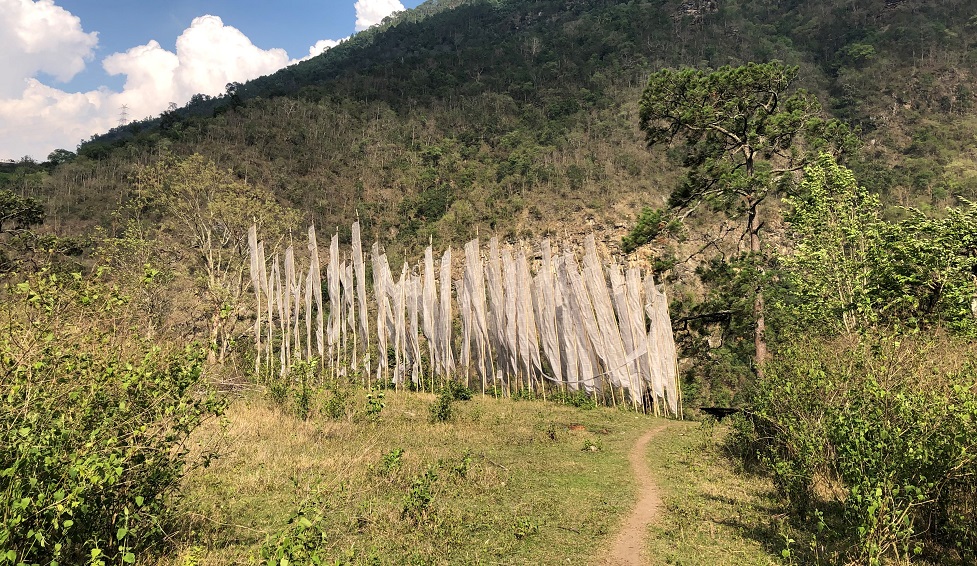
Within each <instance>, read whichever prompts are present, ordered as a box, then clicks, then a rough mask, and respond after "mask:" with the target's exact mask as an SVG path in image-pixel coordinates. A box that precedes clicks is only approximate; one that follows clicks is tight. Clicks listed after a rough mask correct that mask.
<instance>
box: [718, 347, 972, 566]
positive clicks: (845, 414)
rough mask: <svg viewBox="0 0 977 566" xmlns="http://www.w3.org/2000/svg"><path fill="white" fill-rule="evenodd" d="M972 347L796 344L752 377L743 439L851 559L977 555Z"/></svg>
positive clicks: (745, 450)
mask: <svg viewBox="0 0 977 566" xmlns="http://www.w3.org/2000/svg"><path fill="white" fill-rule="evenodd" d="M975 361H977V359H975V356H974V354H973V353H972V352H970V351H969V349H968V348H967V345H966V344H963V345H962V346H960V345H958V344H957V343H956V342H954V341H952V340H951V339H949V338H941V337H940V338H929V339H926V338H921V337H911V338H910V337H902V338H899V339H895V338H891V337H888V336H885V335H871V336H867V337H860V338H857V339H855V340H852V341H849V342H836V343H815V342H810V341H809V342H807V343H805V344H801V345H795V346H793V347H791V348H790V349H789V351H787V352H784V353H783V354H782V355H781V356H779V361H778V362H776V363H773V364H771V365H770V366H768V368H767V369H768V371H767V372H766V374H765V375H764V377H763V378H761V379H760V380H758V382H757V384H756V391H755V396H754V408H753V411H752V415H751V420H742V421H740V423H739V434H738V435H737V439H738V442H739V444H738V448H739V451H740V453H741V454H742V455H744V456H746V457H747V458H748V459H754V458H756V460H754V461H756V462H758V463H759V464H761V466H762V467H763V468H764V469H766V470H767V471H768V472H769V473H771V474H772V476H773V477H774V480H775V483H776V485H777V487H778V488H779V490H780V491H781V493H782V494H783V495H784V496H785V497H786V498H787V500H788V501H789V502H790V503H791V508H792V510H793V512H794V513H795V514H796V516H797V517H799V518H801V519H804V520H809V519H811V518H816V519H817V520H818V522H819V523H820V524H821V526H822V527H826V529H824V532H825V533H832V532H833V533H838V538H837V540H834V541H830V540H828V541H826V542H829V543H832V544H833V545H834V546H835V547H836V548H837V550H836V552H838V553H839V554H847V555H848V558H849V559H852V560H855V561H857V562H858V563H868V564H879V563H881V562H882V561H883V560H886V559H888V558H895V559H899V560H903V561H908V560H911V559H912V557H913V556H916V555H917V554H920V553H925V552H926V551H932V552H937V551H938V552H940V553H941V554H943V555H945V554H946V553H948V552H953V553H956V555H957V558H958V559H960V560H963V561H972V560H974V559H975V558H977V528H975V527H974V525H973V522H972V517H973V516H974V514H975V513H977V454H975V453H974V450H973V439H974V438H977V389H975V374H977V365H975Z"/></svg>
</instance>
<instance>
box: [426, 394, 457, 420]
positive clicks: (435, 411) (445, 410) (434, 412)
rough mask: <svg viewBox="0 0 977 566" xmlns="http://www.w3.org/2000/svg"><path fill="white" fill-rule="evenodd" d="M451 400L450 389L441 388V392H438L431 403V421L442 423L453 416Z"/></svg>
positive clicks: (452, 399)
mask: <svg viewBox="0 0 977 566" xmlns="http://www.w3.org/2000/svg"><path fill="white" fill-rule="evenodd" d="M453 401H454V397H453V396H452V394H451V389H450V388H445V389H442V390H441V393H438V398H437V399H435V401H434V403H433V404H432V405H431V422H432V423H444V422H448V421H450V420H451V419H452V418H453V417H454V407H452V402H453Z"/></svg>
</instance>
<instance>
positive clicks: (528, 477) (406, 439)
mask: <svg viewBox="0 0 977 566" xmlns="http://www.w3.org/2000/svg"><path fill="white" fill-rule="evenodd" d="M435 399H436V398H435V396H434V395H432V394H425V393H401V392H391V391H387V392H385V397H384V402H385V407H384V409H383V410H382V412H381V414H380V418H379V421H378V422H371V421H370V420H369V419H368V418H367V417H366V414H365V411H366V392H365V391H363V390H353V392H352V393H351V395H350V397H349V398H348V399H347V400H346V401H345V403H346V405H347V406H346V408H347V411H346V416H345V417H343V418H341V419H339V420H330V419H328V418H327V417H325V416H323V415H322V414H321V413H320V411H321V410H322V407H323V402H324V398H323V396H317V397H316V398H315V399H314V400H313V403H312V409H311V417H310V418H309V419H308V420H306V421H303V420H300V419H298V418H295V417H292V416H289V415H288V414H287V413H288V411H283V410H282V408H281V406H279V405H276V404H275V403H273V402H271V401H269V400H267V398H265V397H262V396H258V395H251V396H248V397H244V398H240V399H238V400H236V401H235V402H234V403H233V404H232V405H231V407H230V410H229V411H228V419H227V423H226V425H225V427H223V428H220V427H217V426H213V427H211V428H210V429H209V430H207V431H206V432H205V433H204V434H203V435H201V438H200V440H202V441H205V442H207V443H213V442H215V440H216V439H220V441H221V442H223V443H224V448H223V450H222V454H223V455H222V457H221V458H220V459H218V460H216V461H215V462H214V463H213V464H211V466H210V467H208V468H202V469H199V470H196V471H195V472H194V473H193V474H192V475H191V476H190V477H189V479H188V481H187V483H186V485H185V489H184V494H183V495H184V496H183V498H182V499H181V503H180V505H179V506H180V512H181V513H182V514H183V516H184V517H185V519H187V521H185V522H186V523H187V524H189V527H188V528H187V529H186V530H185V531H184V532H182V533H178V534H177V535H176V536H177V537H178V539H179V541H180V545H179V546H180V549H181V550H180V551H179V552H178V553H177V554H176V555H174V556H171V557H169V558H168V559H167V563H170V564H181V565H183V564H213V565H225V564H249V563H261V549H262V546H263V545H265V546H266V547H267V548H274V547H275V546H276V545H277V546H278V547H281V548H284V547H287V546H289V545H292V547H293V548H294V546H295V545H296V544H299V543H304V542H308V543H309V545H310V547H315V548H316V549H317V552H318V553H319V556H320V558H323V559H327V560H328V561H324V563H328V564H333V563H342V564H581V565H586V564H599V563H600V560H601V557H602V556H604V554H605V552H606V550H607V548H608V547H609V545H610V543H611V541H612V539H613V535H614V534H615V533H616V531H617V529H618V528H619V527H620V526H621V524H622V522H623V520H624V518H625V516H626V515H627V513H628V512H629V511H630V509H631V507H632V505H633V504H634V502H635V496H636V493H637V492H636V486H635V485H634V483H633V477H632V473H631V470H630V467H629V464H628V460H627V454H628V451H629V450H630V449H631V447H632V445H633V444H634V442H635V440H636V439H637V437H638V436H640V435H641V433H642V432H644V431H646V430H648V429H649V428H651V427H653V426H656V424H658V423H660V422H662V421H660V420H658V419H655V418H652V417H648V416H645V415H639V414H635V413H631V412H626V411H622V410H615V409H611V408H598V409H592V410H583V409H577V408H573V407H569V406H564V405H559V404H555V403H546V402H540V401H511V400H505V399H492V398H484V397H480V396H476V397H475V398H474V399H472V400H471V401H455V402H454V403H453V404H452V410H453V415H454V416H453V418H452V419H451V420H450V421H449V422H446V423H435V422H432V419H431V412H430V408H431V406H432V405H433V404H434V403H435ZM570 425H574V426H573V427H571V426H570ZM581 427H582V430H581ZM725 434H726V428H725V427H724V426H709V425H701V424H698V423H691V422H671V423H669V424H668V426H667V427H666V429H665V430H664V431H662V432H661V433H659V434H658V435H657V436H656V437H654V438H653V439H652V441H651V443H650V444H649V446H648V452H647V462H648V464H649V466H650V468H651V471H652V475H653V477H654V478H655V479H656V481H657V483H658V487H659V490H660V493H661V496H662V499H663V506H664V508H663V509H662V512H661V516H660V519H659V522H658V523H657V524H656V525H654V526H652V527H650V528H649V531H648V537H649V538H648V541H647V550H648V555H649V556H650V557H651V559H652V560H651V564H781V563H789V562H790V559H789V558H787V559H785V558H784V557H783V556H782V554H781V553H782V551H783V550H785V549H787V548H790V546H791V545H788V544H787V543H786V541H787V538H785V537H784V536H783V534H782V533H790V532H794V531H792V530H791V529H792V528H794V529H796V527H790V526H786V525H785V524H784V517H785V515H784V514H783V510H782V509H781V507H780V504H779V502H778V500H777V498H776V494H775V492H774V490H773V487H772V485H771V483H770V482H769V481H768V480H766V479H762V478H757V477H754V476H750V475H749V474H746V473H742V471H740V470H738V468H737V466H736V464H735V463H734V461H733V460H731V459H729V458H727V457H726V456H725V455H724V452H723V449H722V444H721V443H722V439H723V437H724V435H725ZM591 446H593V447H595V448H596V450H594V449H591ZM300 512H301V514H299V513H300ZM302 519H305V520H307V521H308V523H309V524H310V525H311V528H308V529H303V528H302V527H301V525H302V524H303V523H302ZM796 538H798V539H800V538H801V537H796ZM796 554H797V553H796V552H795V555H796ZM294 563H295V562H293V564H294Z"/></svg>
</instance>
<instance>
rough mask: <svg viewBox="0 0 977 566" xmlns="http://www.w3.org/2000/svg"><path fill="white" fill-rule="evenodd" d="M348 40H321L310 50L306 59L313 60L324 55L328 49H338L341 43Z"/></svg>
mask: <svg viewBox="0 0 977 566" xmlns="http://www.w3.org/2000/svg"><path fill="white" fill-rule="evenodd" d="M346 39H347V38H345V37H344V38H343V39H338V40H337V39H320V40H319V41H317V42H315V45H313V46H312V47H310V48H309V56H308V57H306V59H311V58H313V57H315V56H316V55H322V54H323V53H325V51H326V50H327V49H332V48H333V47H336V46H337V45H339V44H340V43H342V42H344V41H346Z"/></svg>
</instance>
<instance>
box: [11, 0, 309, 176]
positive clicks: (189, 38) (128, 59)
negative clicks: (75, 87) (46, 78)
mask: <svg viewBox="0 0 977 566" xmlns="http://www.w3.org/2000/svg"><path fill="white" fill-rule="evenodd" d="M10 2H11V0H0V6H3V4H4V3H10ZM42 3H44V2H42ZM48 7H49V8H50V7H52V6H48ZM55 13H62V14H64V15H67V17H68V18H69V19H71V20H72V21H73V22H74V23H75V24H77V29H78V30H79V31H80V29H81V28H80V23H79V22H78V21H77V18H75V17H74V16H71V15H70V14H68V13H67V12H64V10H61V9H60V8H56V9H55ZM39 29H40V32H38V33H36V34H35V35H43V33H53V32H54V31H55V30H54V29H53V28H51V26H48V27H47V28H39ZM12 35H13V34H9V33H8V34H6V36H4V35H0V37H10V36H12ZM92 37H94V36H92ZM35 43H40V44H43V39H40V40H37V41H35ZM51 44H52V45H55V46H58V47H57V48H62V47H60V46H61V45H62V44H63V42H61V41H59V40H58V38H54V39H52V40H51ZM0 45H2V44H0ZM15 45H17V44H15ZM19 45H20V46H21V48H20V51H21V52H22V53H23V52H28V48H27V47H26V42H20V44H19ZM4 53H6V50H4ZM81 53H82V54H83V55H84V56H88V55H89V54H90V47H89V48H88V51H81ZM78 60H79V61H80V60H81V59H78ZM292 62H294V61H291V60H290V59H289V58H288V54H287V53H286V52H285V50H284V49H268V50H264V49H260V48H258V47H256V46H255V45H254V44H252V43H251V40H250V39H248V37H247V36H245V35H244V34H243V33H241V32H240V31H239V30H238V29H236V28H234V27H231V26H226V25H224V22H223V21H221V19H220V18H219V17H217V16H209V15H208V16H201V17H199V18H195V19H194V20H193V22H192V23H191V24H190V27H189V28H187V29H186V30H184V32H183V33H182V34H181V35H180V37H178V38H177V40H176V53H173V52H171V51H167V50H165V49H163V48H162V47H161V46H160V44H159V43H158V42H156V41H150V42H149V43H147V44H146V45H140V46H137V47H133V48H131V49H129V50H128V51H126V52H124V53H114V54H112V55H110V56H108V57H106V58H105V59H104V60H103V62H102V66H103V67H104V68H105V71H106V72H108V73H109V74H110V75H125V77H126V82H125V86H124V87H123V90H122V92H112V91H109V90H107V89H99V90H94V91H90V92H86V93H68V92H64V91H62V90H58V89H55V88H51V87H49V86H46V85H44V84H42V83H40V82H39V81H38V80H36V79H33V78H31V75H32V74H36V72H37V71H39V70H43V71H45V72H48V73H51V72H52V71H51V70H50V69H57V67H55V66H50V65H49V66H47V67H39V66H37V65H34V67H33V68H28V69H27V70H25V71H24V73H26V74H22V76H21V78H20V83H21V84H20V88H19V89H15V88H11V89H8V90H10V91H12V94H13V96H11V95H10V94H9V93H4V96H0V158H4V157H6V158H15V157H19V156H21V155H24V154H29V155H32V156H34V157H35V158H36V159H43V158H44V157H45V156H46V155H47V154H48V153H49V152H50V151H51V150H53V149H55V148H57V147H74V146H75V145H76V144H77V143H78V141H79V140H81V139H85V138H88V137H89V136H91V135H92V134H94V133H100V132H105V131H107V130H108V129H110V128H111V127H113V126H115V125H116V124H117V123H118V119H119V109H120V108H121V107H122V105H123V104H124V105H126V106H127V107H128V110H127V114H128V116H129V118H130V119H139V118H144V117H148V116H154V115H156V114H159V113H160V112H162V111H163V110H165V109H166V107H167V105H168V104H169V103H170V102H177V103H179V104H182V103H185V102H186V101H187V100H189V99H190V97H191V96H193V95H194V94H197V93H203V94H208V95H211V96H215V95H218V94H221V93H223V92H224V88H225V85H227V83H230V82H243V81H247V80H250V79H253V78H256V77H259V76H262V75H266V74H269V73H273V72H275V71H277V70H278V69H281V68H282V67H284V66H286V65H288V64H290V63H292ZM83 66H84V63H83V62H82V67H83ZM64 68H65V69H68V70H71V69H74V67H64ZM78 70H80V68H79V69H77V70H75V71H74V72H77V71H78ZM63 74H64V75H65V76H67V78H70V76H68V73H67V71H65V72H64V73H63ZM25 81H26V82H25ZM12 86H16V85H12Z"/></svg>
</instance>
